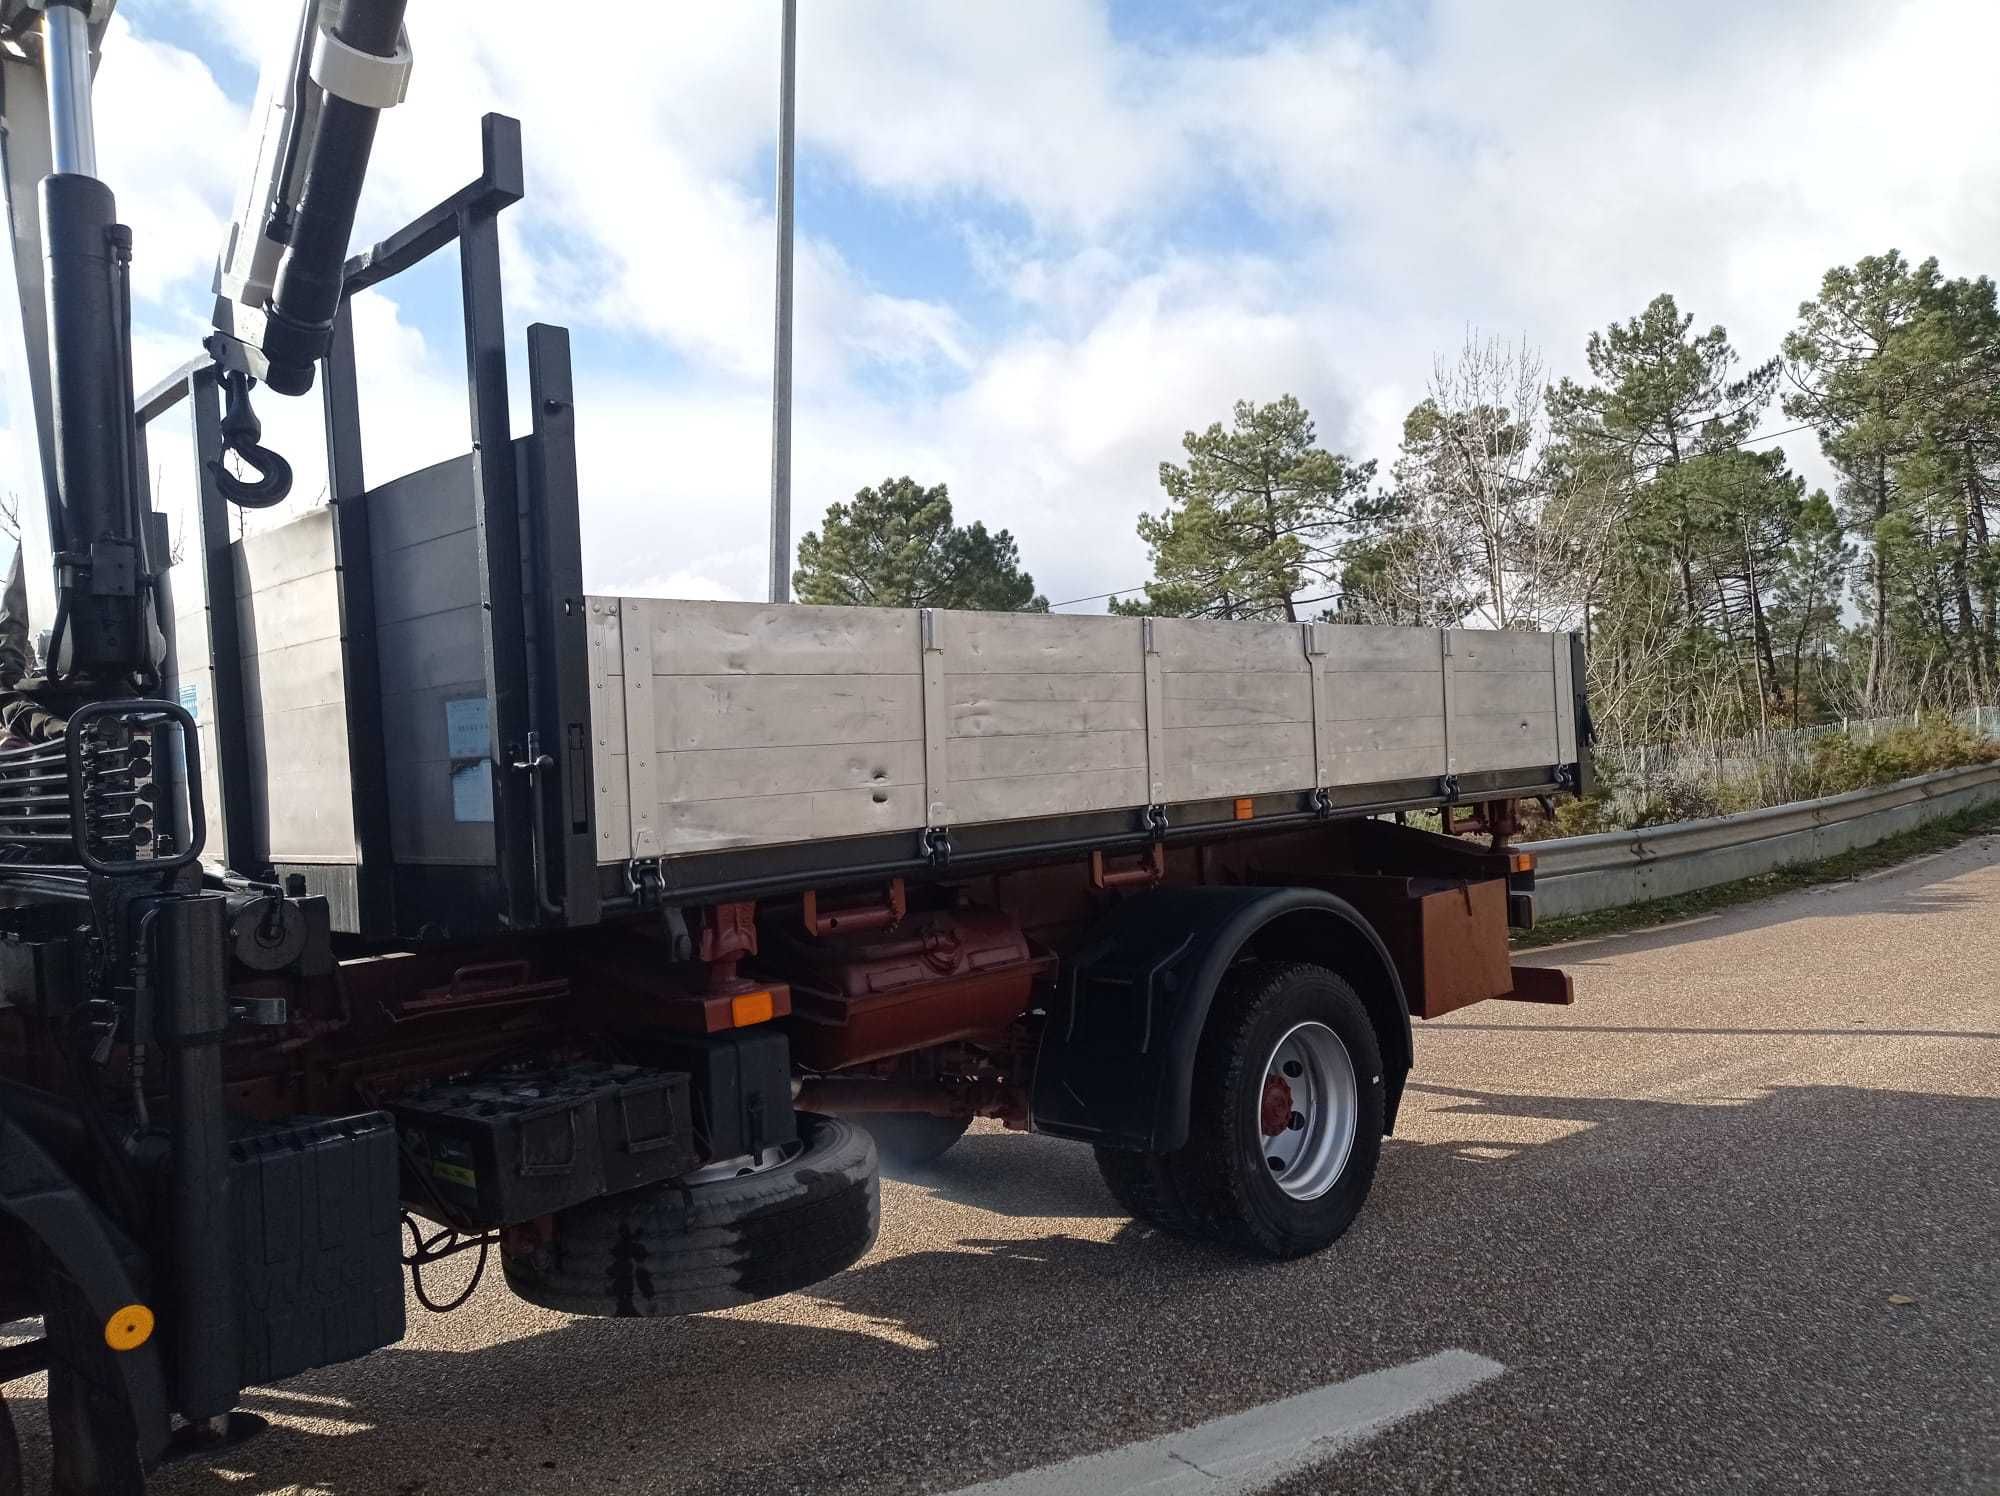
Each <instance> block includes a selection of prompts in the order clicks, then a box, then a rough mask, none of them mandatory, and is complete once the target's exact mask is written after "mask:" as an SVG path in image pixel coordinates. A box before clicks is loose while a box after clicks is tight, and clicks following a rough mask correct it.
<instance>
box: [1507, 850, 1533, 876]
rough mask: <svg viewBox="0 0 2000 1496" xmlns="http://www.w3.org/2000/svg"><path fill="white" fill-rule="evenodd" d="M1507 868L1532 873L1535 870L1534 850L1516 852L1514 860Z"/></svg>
mask: <svg viewBox="0 0 2000 1496" xmlns="http://www.w3.org/2000/svg"><path fill="white" fill-rule="evenodd" d="M1507 868H1508V871H1509V872H1515V873H1532V872H1533V871H1534V870H1535V854H1534V853H1533V852H1516V853H1515V854H1514V856H1513V858H1512V860H1511V861H1510V862H1509V863H1508V864H1507Z"/></svg>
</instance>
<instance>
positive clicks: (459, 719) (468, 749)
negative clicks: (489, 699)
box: [444, 696, 493, 758]
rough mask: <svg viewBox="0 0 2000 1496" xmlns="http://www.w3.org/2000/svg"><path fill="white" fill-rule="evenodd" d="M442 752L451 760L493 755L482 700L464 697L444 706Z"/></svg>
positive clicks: (490, 734)
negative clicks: (443, 745)
mask: <svg viewBox="0 0 2000 1496" xmlns="http://www.w3.org/2000/svg"><path fill="white" fill-rule="evenodd" d="M444 735H445V752H447V753H449V754H450V755H451V756H452V757H453V758H485V757H487V756H488V755H489V754H491V753H492V752H493V729H492V728H491V727H490V726H489V725H488V719H487V715H486V698H485V697H484V696H466V697H462V698H461V699H459V700H457V701H447V702H446V703H445V704H444Z"/></svg>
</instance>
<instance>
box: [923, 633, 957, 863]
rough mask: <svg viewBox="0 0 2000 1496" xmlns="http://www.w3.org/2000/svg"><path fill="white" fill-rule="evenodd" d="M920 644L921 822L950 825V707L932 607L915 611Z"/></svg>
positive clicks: (940, 636)
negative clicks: (921, 667)
mask: <svg viewBox="0 0 2000 1496" xmlns="http://www.w3.org/2000/svg"><path fill="white" fill-rule="evenodd" d="M918 630H919V633H920V634H921V636H922V637H921V642H922V646H923V671H924V675H923V721H924V824H925V825H927V826H949V825H950V824H951V820H952V809H951V759H950V756H949V754H948V753H947V751H946V741H947V739H949V737H950V736H951V727H950V717H951V712H950V708H949V707H948V705H947V703H946V692H945V669H946V666H947V664H948V661H947V660H946V657H945V648H946V646H945V631H944V620H943V618H942V616H941V615H940V614H939V613H938V611H937V610H936V609H934V608H925V609H924V610H923V611H922V612H921V613H920V614H919V615H918Z"/></svg>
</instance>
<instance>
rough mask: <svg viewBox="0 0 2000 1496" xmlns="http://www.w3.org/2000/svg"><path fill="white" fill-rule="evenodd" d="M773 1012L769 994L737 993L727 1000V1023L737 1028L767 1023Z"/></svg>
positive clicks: (773, 1008)
mask: <svg viewBox="0 0 2000 1496" xmlns="http://www.w3.org/2000/svg"><path fill="white" fill-rule="evenodd" d="M774 1011H776V1009H775V1007H774V1005H773V1003H772V1001H771V994H770V993H769V992H739V993H737V994H736V996H734V997H732V998H730V999H729V1021H730V1022H731V1023H732V1024H734V1025H735V1026H736V1027H737V1028H748V1027H749V1026H750V1025H751V1024H753V1023H768V1022H770V1020H771V1014H772V1013H773V1012H774Z"/></svg>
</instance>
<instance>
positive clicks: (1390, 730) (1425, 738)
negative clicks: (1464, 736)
mask: <svg viewBox="0 0 2000 1496" xmlns="http://www.w3.org/2000/svg"><path fill="white" fill-rule="evenodd" d="M1327 732H1328V742H1329V744H1330V746H1331V747H1332V749H1333V751H1334V752H1335V753H1336V754H1339V755H1342V756H1345V755H1347V754H1350V753H1361V752H1368V751H1372V750H1375V749H1380V748H1429V749H1431V750H1433V752H1434V754H1435V755H1436V758H1437V767H1436V768H1434V769H1433V770H1432V772H1433V773H1438V774H1441V773H1443V772H1444V718H1443V717H1440V716H1437V715H1435V714H1433V715H1431V716H1428V717H1371V718H1367V719H1365V720H1363V721H1359V722H1335V723H1333V724H1332V725H1331V726H1330V727H1329V728H1328V730H1327Z"/></svg>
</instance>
